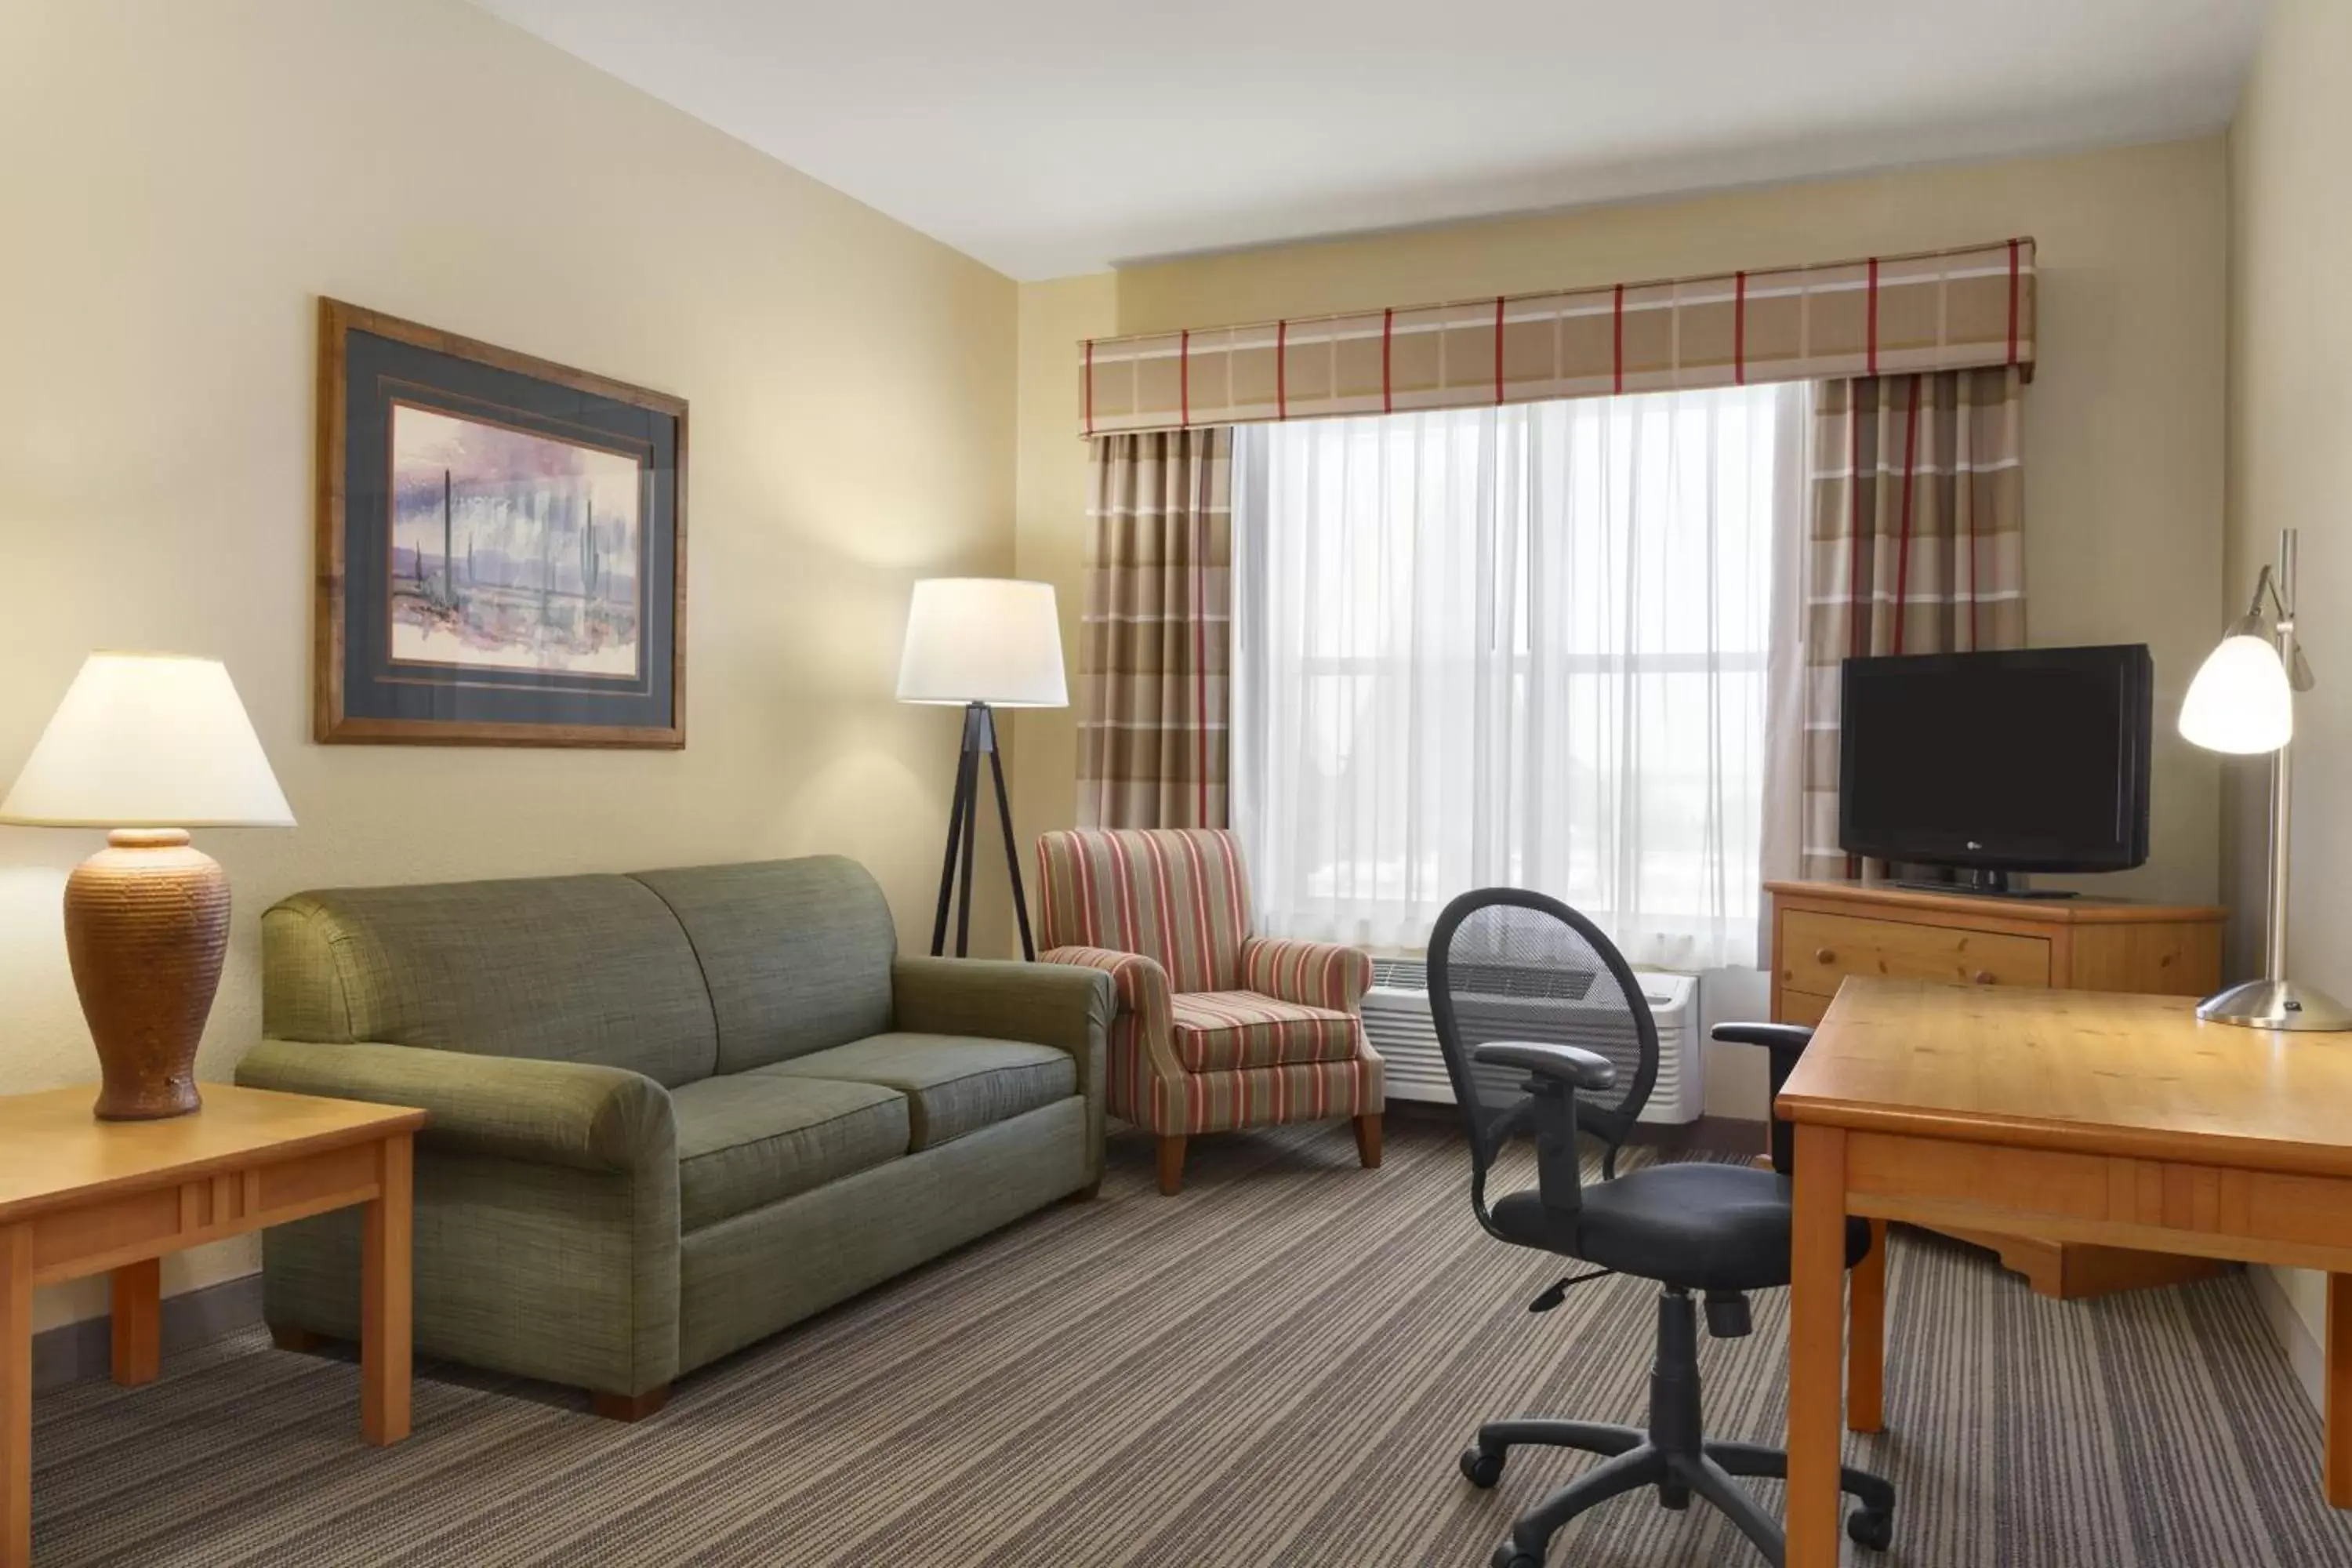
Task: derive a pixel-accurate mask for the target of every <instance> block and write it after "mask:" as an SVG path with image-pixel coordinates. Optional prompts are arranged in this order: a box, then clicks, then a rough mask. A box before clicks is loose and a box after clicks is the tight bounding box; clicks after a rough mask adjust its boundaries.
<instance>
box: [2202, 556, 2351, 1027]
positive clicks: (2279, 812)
mask: <svg viewBox="0 0 2352 1568" xmlns="http://www.w3.org/2000/svg"><path fill="white" fill-rule="evenodd" d="M2294 548H2295V539H2294V529H2291V528H2290V529H2287V530H2286V531H2284V532H2282V533H2281V534H2280V535H2279V557H2278V567H2277V570H2276V571H2275V572H2273V570H2272V569H2271V568H2270V567H2268V566H2265V567H2263V571H2262V575H2261V577H2259V578H2258V579H2256V581H2255V583H2254V602H2253V604H2252V606H2251V607H2250V608H2249V609H2248V610H2247V611H2246V614H2245V616H2244V618H2243V619H2242V620H2240V621H2239V622H2238V623H2237V624H2236V625H2235V626H2231V628H2230V633H2229V635H2228V636H2227V637H2223V638H2222V639H2221V646H2220V647H2217V648H2215V649H2214V650H2213V651H2212V652H2211V653H2210V654H2209V655H2207V656H2206V659H2205V662H2204V664H2203V665H2202V666H2200V668H2199V669H2198V671H2197V679H2195V680H2193V681H2191V682H2190V683H2189V695H2188V697H2187V698H2186V699H2185V700H2182V702H2181V704H2180V733H2181V734H2182V736H2184V737H2185V738H2186V739H2188V740H2189V742H2192V743H2194V744H2196V745H2200V746H2203V747H2204V748H2206V749H2207V750H2208V751H2214V752H2232V753H2235V754H2237V755H2240V756H2256V755H2260V754H2261V753H2262V752H2269V753H2270V755H2271V879H2270V921H2269V924H2268V926H2267V927H2266V928H2265V930H2264V931H2263V977H2262V978H2261V979H2260V980H2248V981H2245V982H2243V983H2242V984H2237V985H2232V986H2231V987H2230V988H2229V989H2228V990H2226V991H2222V992H2220V993H2218V994H2214V995H2211V996H2208V997H2207V998H2205V1000H2204V1001H2202V1002H2200V1003H2199V1004H2198V1005H2197V1016H2199V1017H2200V1018H2203V1019H2206V1020H2208V1021H2209V1022H2212V1023H2217V1024H2244V1025H2247V1026H2250V1027H2252V1028H2258V1029H2315V1030H2326V1029H2352V1011H2347V1009H2346V1008H2345V1006H2344V1005H2343V1004H2342V1003H2340V1002H2338V1001H2336V999H2335V998H2334V997H2333V996H2330V995H2328V994H2326V992H2324V991H2320V990H2316V989H2315V988H2314V987H2312V986H2309V985H2298V984H2295V983H2294V981H2293V980H2290V979H2289V978H2287V967H2286V966H2287V957H2286V909H2287V900H2286V889H2287V857H2288V854H2289V852H2290V849H2291V847H2292V844H2293V834H2292V832H2291V831H2290V830H2291V828H2292V826H2293V825H2294V814H2293V795H2294V760H2293V758H2292V756H2291V755H2290V753H2289V747H2290V745H2291V743H2292V742H2293V741H2294V694H2295V693H2296V692H2298V691H2308V690H2310V689H2311V685H2312V681H2311V666H2310V664H2309V663H2308V662H2307V661H2305V658H2304V657H2303V647H2302V646H2301V644H2300V643H2299V642H2298V640H2297V637H2296V630H2295V618H2294V589H2295V581H2294V579H2295V571H2294Z"/></svg>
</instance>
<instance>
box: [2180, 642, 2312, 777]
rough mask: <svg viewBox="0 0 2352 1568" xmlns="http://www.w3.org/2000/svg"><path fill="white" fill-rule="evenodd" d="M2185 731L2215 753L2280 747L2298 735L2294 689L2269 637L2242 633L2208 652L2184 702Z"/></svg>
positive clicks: (2182, 724) (2182, 726)
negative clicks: (2290, 687)
mask: <svg viewBox="0 0 2352 1568" xmlns="http://www.w3.org/2000/svg"><path fill="white" fill-rule="evenodd" d="M2180 733H2181V735H2182V736H2183V737H2184V738H2185V739H2187V740H2188V741H2189V742H2192V743H2194V744H2196V745H2200V746H2202V747H2204V748H2205V749H2206V750H2207V751H2209V752H2237V753H2240V754H2242V755H2250V754H2252V753H2254V752H2275V751H2277V750H2278V749H2279V748H2280V747H2281V746H2284V745H2285V744H2286V743H2287V742H2289V741H2291V740H2293V739H2294V692H2293V691H2292V690H2291V689H2289V688H2288V685H2287V679H2286V667H2285V666H2284V665H2283V664H2281V663H2280V662H2279V656H2278V649H2276V648H2274V647H2272V646H2271V644H2270V642H2269V640H2268V639H2267V638H2264V637H2255V636H2252V635H2251V634H2249V633H2245V632H2239V633H2236V634H2235V635H2233V636H2231V637H2223V638H2222V639H2221V647H2217V648H2215V649H2214V650H2213V651H2212V652H2211V653H2210V654H2208V655H2206V656H2205V662H2204V664H2203V665H2201V666H2200V667H2199V668H2198V671H2197V679H2195V680H2192V681H2190V682H2189V695H2188V697H2187V698H2185V699H2184V700H2182V701H2181V704H2180Z"/></svg>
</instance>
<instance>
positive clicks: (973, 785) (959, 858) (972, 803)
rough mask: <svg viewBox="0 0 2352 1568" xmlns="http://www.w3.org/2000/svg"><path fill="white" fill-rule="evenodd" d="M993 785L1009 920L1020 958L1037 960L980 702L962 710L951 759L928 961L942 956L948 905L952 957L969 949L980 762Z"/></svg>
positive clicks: (1007, 806) (1008, 810) (998, 760)
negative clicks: (959, 746)
mask: <svg viewBox="0 0 2352 1568" xmlns="http://www.w3.org/2000/svg"><path fill="white" fill-rule="evenodd" d="M983 756H984V757H986V758H987V759H988V771H989V773H990V776H991V777H992V778H993V779H994V780H995V781H996V818H997V821H998V823H999V824H1000V825H1002V826H1003V829H1004V870H1005V874H1006V876H1007V877H1009V878H1010V879H1012V883H1013V919H1014V920H1016V921H1019V922H1020V926H1021V956H1022V957H1024V958H1031V959H1034V958H1035V957H1036V956H1037V946H1036V943H1035V942H1034V941H1033V940H1031V938H1030V935H1029V900H1028V898H1027V896H1026V895H1024V893H1023V892H1022V890H1021V851H1020V850H1019V849H1018V848H1017V847H1015V846H1014V844H1013V802H1012V799H1011V798H1010V797H1009V796H1008V795H1005V793H1004V760H1003V757H1002V756H1001V755H999V754H998V752H997V750H996V714H995V711H994V710H992V709H991V708H990V707H989V705H988V704H987V703H985V702H973V703H969V704H967V705H966V706H965V708H964V710H963V751H962V752H961V755H960V756H958V757H957V759H956V782H955V801H954V804H953V805H950V806H949V807H948V853H947V858H946V860H945V861H943V862H942V863H941V865H940V909H939V914H938V915H937V917H935V918H934V919H933V920H932V921H931V956H932V957H934V958H938V957H941V956H943V955H944V954H945V953H946V952H947V940H948V906H949V905H950V903H952V904H954V906H955V917H956V927H955V955H956V956H957V957H958V958H961V957H963V956H965V955H966V953H968V952H970V951H971V862H972V849H973V846H974V844H975V843H976V842H977V841H978V840H979V838H980V760H981V758H982V757H983Z"/></svg>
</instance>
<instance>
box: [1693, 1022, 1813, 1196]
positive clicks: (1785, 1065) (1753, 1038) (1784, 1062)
mask: <svg viewBox="0 0 2352 1568" xmlns="http://www.w3.org/2000/svg"><path fill="white" fill-rule="evenodd" d="M1713 1033H1714V1036H1715V1037H1716V1038H1717V1039H1718V1040H1720V1041H1722V1042H1723V1043H1724V1044H1726V1045H1729V1046H1761V1047H1764V1048H1765V1049H1766V1050H1767V1051H1769V1052H1770V1053H1771V1060H1770V1063H1769V1071H1770V1073H1771V1077H1772V1088H1771V1096H1772V1108H1771V1120H1772V1169H1774V1170H1775V1171H1778V1172H1779V1173H1780V1174H1782V1175H1784V1176H1788V1175H1793V1174H1795V1173H1796V1169H1797V1138H1796V1133H1795V1131H1793V1130H1792V1129H1791V1128H1790V1126H1789V1124H1788V1123H1787V1122H1786V1121H1781V1120H1780V1109H1779V1102H1780V1090H1781V1089H1782V1088H1784V1087H1785V1086H1786V1085H1787V1084H1788V1081H1789V1075H1790V1073H1792V1072H1794V1071H1796V1070H1797V1060H1798V1058H1801V1057H1802V1056H1803V1055H1804V1054H1805V1047H1807V1046H1808V1045H1811V1043H1812V1038H1813V1031H1812V1028H1811V1026H1810V1025H1805V1024H1717V1026H1715V1029H1714V1031H1713Z"/></svg>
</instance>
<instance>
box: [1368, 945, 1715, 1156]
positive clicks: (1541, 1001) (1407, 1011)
mask: <svg viewBox="0 0 2352 1568" xmlns="http://www.w3.org/2000/svg"><path fill="white" fill-rule="evenodd" d="M1634 978H1636V979H1637V980H1639V981H1640V982H1641V983H1642V994H1643V997H1644V998H1645V999H1646V1000H1647V1001H1648V1002H1649V1004H1650V1016H1652V1017H1653V1018H1654V1019H1656V1020H1657V1025H1658V1082H1657V1086H1656V1087H1655V1088H1654V1089H1652V1090H1651V1091H1650V1100H1649V1103H1648V1104H1646V1105H1644V1106H1643V1108H1642V1115H1641V1120H1643V1121H1697V1120H1698V1119H1699V1116H1700V1113H1701V1112H1703V1111H1704V1110H1706V1069H1705V1067H1704V1064H1703V1063H1702V1061H1701V1059H1700V1056H1699V1020H1698V977H1697V976H1696V975H1695V974H1650V973H1644V974H1637V975H1635V976H1634ZM1546 989H1549V987H1547V988H1546ZM1480 1004H1481V1005H1482V1006H1485V1007H1487V1008H1489V1009H1491V1008H1493V1007H1495V1006H1496V1005H1508V1004H1507V1002H1499V1001H1498V1000H1497V998H1496V996H1495V995H1494V994H1491V993H1489V994H1485V995H1482V997H1481V998H1480ZM1526 1005H1527V1009H1528V1032H1527V1037H1528V1039H1537V1040H1549V1041H1554V1042H1557V1043H1558V1044H1560V1045H1564V1046H1583V1047H1587V1048H1588V1049H1591V1050H1597V1051H1600V1052H1601V1054H1602V1055H1604V1056H1607V1057H1609V1058H1612V1059H1617V1058H1622V1055H1623V1046H1622V1037H1623V1035H1624V1033H1625V1026H1624V1023H1623V1017H1622V1013H1620V1012H1619V1010H1618V1009H1617V1008H1616V1006H1615V1005H1613V1004H1612V1005H1609V1006H1608V1007H1606V1008H1605V1009H1604V1008H1602V1007H1601V1006H1599V1005H1595V1006H1594V1007H1593V1008H1592V1009H1591V1013H1592V1017H1591V1022H1590V1023H1589V1024H1587V1023H1585V1022H1583V1021H1581V1020H1580V1019H1579V1018H1578V1016H1577V1015H1578V1013H1579V1011H1580V1006H1579V1005H1578V1003H1577V1001H1576V999H1575V998H1573V997H1570V996H1566V995H1559V994H1554V995H1547V996H1543V997H1539V998H1530V999H1529V1000H1528V1003H1527V1004H1526ZM1364 1033H1365V1034H1366V1036H1368V1037H1370V1040H1371V1043H1372V1048H1373V1049H1374V1050H1376V1051H1378V1052H1380V1053H1381V1057H1382V1058H1384V1059H1385V1060H1386V1061H1387V1063H1388V1094H1389V1098H1390V1099H1391V1100H1428V1101H1434V1102H1436V1103H1438V1104H1442V1105H1451V1104H1453V1103H1454V1085H1453V1082H1452V1080H1450V1079H1447V1077H1446V1076H1445V1058H1444V1055H1443V1053H1441V1052H1440V1051H1439V1049H1438V1045H1437V1026H1436V1024H1435V1022H1434V1021H1433V1019H1432V1018H1431V1017H1430V1013H1429V967H1428V965H1427V964H1426V963H1423V961H1422V960H1420V959H1417V958H1411V959H1385V958H1383V959H1374V960H1373V961H1372V988H1371V990H1370V992H1368V993H1366V994H1365V996H1364Z"/></svg>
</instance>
